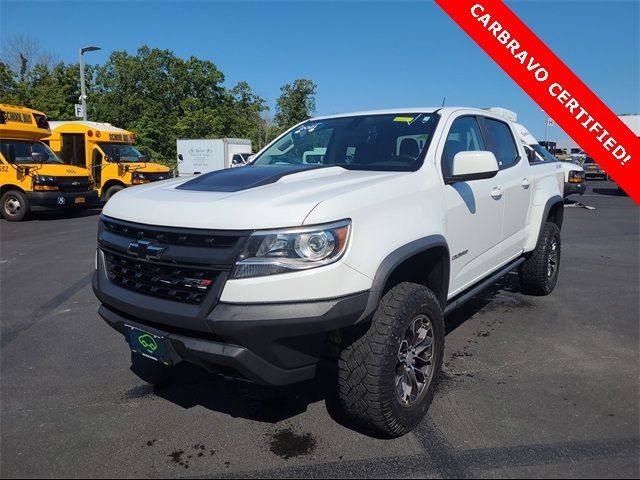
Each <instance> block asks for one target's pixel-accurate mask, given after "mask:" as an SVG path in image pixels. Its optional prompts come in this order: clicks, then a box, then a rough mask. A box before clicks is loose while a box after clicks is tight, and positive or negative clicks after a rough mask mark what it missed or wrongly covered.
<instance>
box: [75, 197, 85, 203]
mask: <svg viewBox="0 0 640 480" xmlns="http://www.w3.org/2000/svg"><path fill="white" fill-rule="evenodd" d="M75 202H76V203H84V202H85V199H84V197H76V199H75Z"/></svg>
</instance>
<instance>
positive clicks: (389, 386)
mask: <svg viewBox="0 0 640 480" xmlns="http://www.w3.org/2000/svg"><path fill="white" fill-rule="evenodd" d="M443 353H444V319H443V315H442V309H441V308H440V304H439V302H438V300H437V298H436V296H435V295H434V294H433V292H432V291H431V290H429V289H428V288H426V287H424V286H423V285H419V284H415V283H401V284H399V285H397V286H396V287H394V288H393V289H391V290H390V291H389V292H388V293H387V294H386V295H385V296H384V297H383V299H382V300H381V302H380V304H379V306H378V309H377V311H376V312H375V314H374V315H373V319H372V321H371V325H370V326H369V328H368V329H367V330H366V332H364V334H363V335H362V336H361V337H359V338H358V339H356V340H355V341H352V342H350V343H349V344H348V345H346V346H344V347H343V349H342V352H341V353H340V359H339V364H338V365H339V371H338V387H339V394H340V401H341V403H342V406H343V408H344V410H345V411H346V413H347V414H348V415H349V416H350V417H352V418H353V419H354V420H355V421H357V422H358V423H360V424H361V425H362V426H364V427H365V428H367V429H369V430H373V431H375V432H377V433H381V434H383V435H385V436H389V437H398V436H401V435H404V434H406V433H408V432H409V431H411V430H412V429H413V428H414V427H416V426H417V425H418V424H419V423H420V421H421V420H422V418H423V417H424V415H425V414H426V412H427V409H428V408H429V405H430V404H431V400H432V399H433V395H434V391H435V386H436V383H437V380H438V376H439V374H440V369H441V367H442V357H443Z"/></svg>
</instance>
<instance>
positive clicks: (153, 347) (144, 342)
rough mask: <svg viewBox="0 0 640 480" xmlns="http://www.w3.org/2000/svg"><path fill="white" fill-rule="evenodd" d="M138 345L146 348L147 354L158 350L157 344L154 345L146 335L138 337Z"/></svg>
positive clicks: (151, 338)
mask: <svg viewBox="0 0 640 480" xmlns="http://www.w3.org/2000/svg"><path fill="white" fill-rule="evenodd" d="M138 343H140V345H142V346H143V347H144V348H146V349H147V352H149V353H153V352H155V351H156V350H157V349H158V344H157V343H156V341H155V339H154V338H153V337H152V336H151V335H149V334H148V333H145V334H144V335H140V336H139V337H138Z"/></svg>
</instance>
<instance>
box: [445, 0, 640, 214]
mask: <svg viewBox="0 0 640 480" xmlns="http://www.w3.org/2000/svg"><path fill="white" fill-rule="evenodd" d="M436 3H438V5H440V7H442V9H444V11H445V12H447V13H448V14H449V16H450V17H451V18H452V19H453V20H455V22H456V23H457V24H458V25H459V26H460V27H462V29H463V30H464V31H465V32H467V34H468V35H469V36H470V37H471V38H472V39H473V40H475V41H476V42H477V43H478V45H480V47H482V49H483V50H484V51H485V52H486V53H487V54H489V56H491V58H493V59H494V60H495V61H496V63H497V64H498V65H500V66H501V67H502V68H503V69H504V71H505V72H507V74H509V76H510V77H511V78H512V79H513V80H515V81H516V83H517V84H518V85H520V87H522V89H523V90H524V91H525V92H527V94H528V95H529V96H530V97H531V98H532V99H533V100H534V101H535V102H536V103H538V105H540V106H541V107H542V108H543V109H544V111H545V112H546V113H547V114H548V115H549V116H550V117H552V118H553V119H554V120H555V121H556V122H557V123H558V124H559V125H560V126H561V127H562V128H563V129H564V131H565V132H567V133H568V134H569V135H570V136H571V138H573V139H574V140H575V141H576V142H577V143H578V144H579V145H580V146H581V147H582V148H583V149H584V150H585V151H586V152H587V153H588V154H589V155H590V156H591V157H592V158H593V159H594V160H595V161H596V162H597V163H598V164H599V165H600V166H601V167H602V168H603V169H604V170H606V172H607V173H608V174H609V175H610V176H611V177H612V178H613V179H614V180H615V181H616V182H617V183H618V185H620V186H621V187H622V188H623V189H624V190H625V191H626V192H627V193H628V194H629V195H630V196H631V197H632V198H633V199H634V200H635V201H636V203H639V204H640V185H639V183H638V180H640V139H638V137H636V136H635V135H634V134H633V132H631V130H630V129H629V128H628V127H627V126H626V125H625V124H624V123H623V122H622V121H621V120H620V119H619V118H618V117H617V116H616V115H615V114H614V113H613V112H612V111H611V110H610V109H609V108H608V107H607V106H606V105H605V104H604V103H603V102H602V101H601V100H600V99H599V98H598V97H596V95H595V94H594V93H593V92H592V91H591V90H590V89H589V88H588V87H587V86H586V85H585V84H584V83H583V82H582V81H581V80H580V79H579V78H578V77H577V76H576V75H575V74H574V73H573V72H572V71H571V70H570V69H569V68H567V66H566V65H565V64H564V63H563V62H562V60H560V59H559V58H558V57H557V56H556V55H555V54H554V53H553V52H552V51H551V50H550V49H549V48H548V47H547V46H546V45H545V44H544V43H543V42H542V41H541V40H540V39H539V38H538V37H537V36H536V35H535V34H534V33H533V32H532V31H531V30H530V29H529V28H528V27H527V26H526V25H525V24H524V23H523V22H522V21H521V20H520V19H519V18H518V17H517V16H516V15H515V14H514V13H513V12H512V11H511V10H510V9H509V8H508V7H507V6H506V5H505V4H504V3H503V2H502V1H500V0H436ZM594 68H601V67H599V66H597V65H594ZM612 75H613V73H612Z"/></svg>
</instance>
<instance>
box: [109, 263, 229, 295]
mask: <svg viewBox="0 0 640 480" xmlns="http://www.w3.org/2000/svg"><path fill="white" fill-rule="evenodd" d="M104 254H105V259H106V266H107V273H108V275H109V279H110V280H111V281H112V282H114V283H115V284H117V285H119V286H121V287H122V288H126V289H127V290H131V291H134V292H137V293H142V294H145V295H152V296H154V297H159V298H164V299H166V300H173V301H176V302H182V303H189V304H192V305H199V304H200V303H201V302H202V300H203V299H204V297H205V296H206V294H207V291H208V290H209V288H210V287H211V285H213V283H214V282H215V280H216V277H217V276H218V274H219V272H217V271H215V270H208V269H203V268H187V267H182V266H178V265H166V264H159V263H151V262H147V261H143V260H138V259H135V258H132V257H128V256H125V255H120V254H116V253H113V252H108V251H105V252H104Z"/></svg>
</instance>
